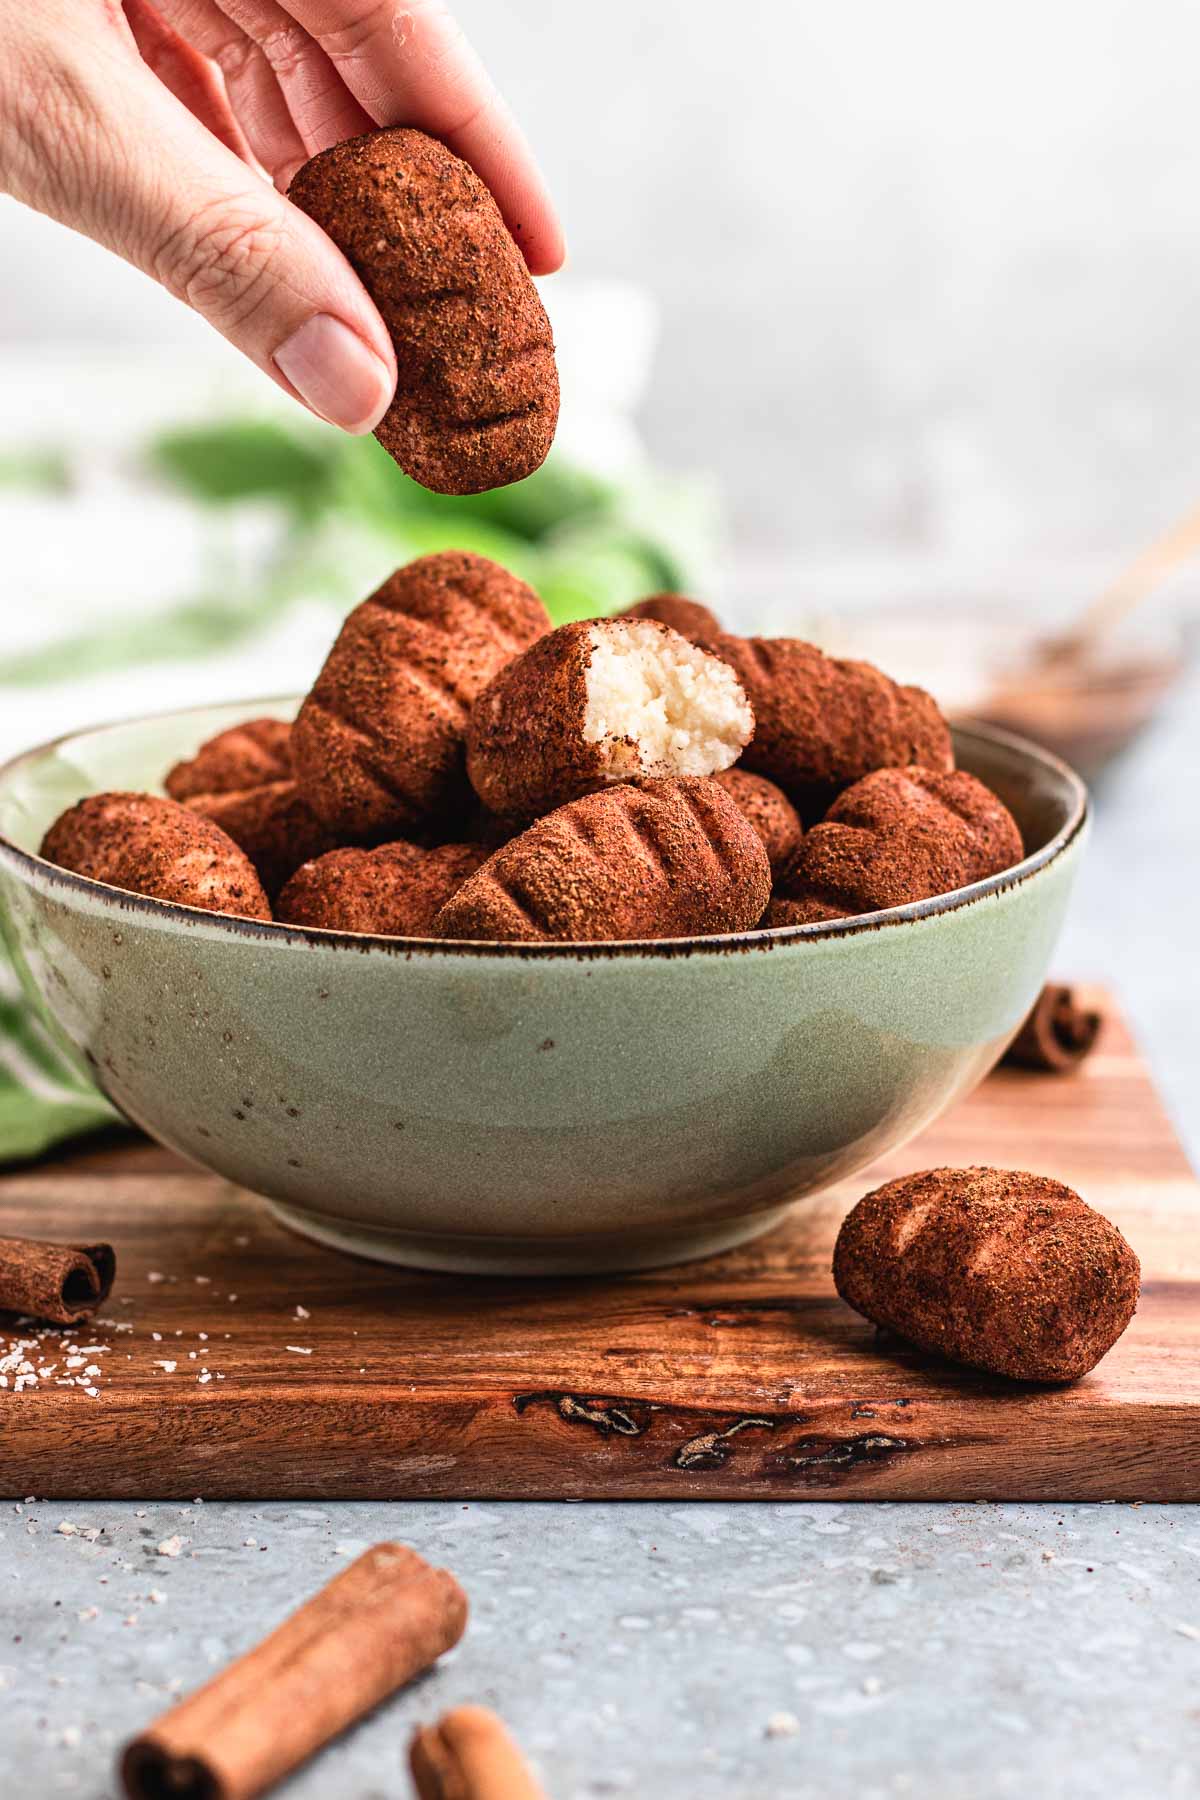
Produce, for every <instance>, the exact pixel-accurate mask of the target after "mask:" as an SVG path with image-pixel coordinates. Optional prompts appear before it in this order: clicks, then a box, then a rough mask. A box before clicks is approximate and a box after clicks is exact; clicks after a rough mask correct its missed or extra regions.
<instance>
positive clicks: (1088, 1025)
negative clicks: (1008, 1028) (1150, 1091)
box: [1004, 982, 1103, 1075]
mask: <svg viewBox="0 0 1200 1800" xmlns="http://www.w3.org/2000/svg"><path fill="white" fill-rule="evenodd" d="M1102 1024H1103V1019H1102V1017H1101V1015H1100V1014H1099V1013H1098V1012H1094V1011H1092V1010H1091V1009H1090V1008H1089V1007H1085V1006H1081V1005H1079V1004H1078V1002H1077V1001H1076V999H1075V990H1074V989H1073V988H1069V987H1063V986H1061V985H1058V984H1056V983H1054V982H1047V983H1046V986H1045V987H1044V988H1043V989H1042V991H1041V993H1040V994H1039V995H1038V997H1037V999H1036V1001H1035V1002H1034V1005H1033V1009H1032V1011H1031V1012H1030V1014H1029V1017H1028V1018H1027V1019H1026V1021H1025V1023H1024V1024H1023V1025H1022V1027H1021V1029H1020V1031H1018V1033H1017V1035H1016V1037H1015V1038H1014V1039H1013V1041H1012V1043H1011V1044H1010V1045H1009V1047H1008V1049H1007V1051H1006V1052H1005V1054H1004V1061H1005V1062H1010V1063H1016V1064H1018V1066H1019V1067H1021V1068H1023V1069H1038V1070H1040V1071H1041V1072H1042V1073H1043V1074H1050V1075H1065V1074H1066V1073H1067V1071H1068V1070H1070V1069H1074V1068H1076V1067H1077V1066H1078V1065H1079V1064H1080V1063H1081V1062H1082V1061H1083V1059H1084V1057H1085V1056H1086V1055H1087V1054H1088V1052H1089V1051H1090V1050H1091V1049H1092V1047H1093V1045H1094V1044H1095V1042H1096V1039H1097V1037H1098V1036H1099V1035H1100V1027H1101V1025H1102Z"/></svg>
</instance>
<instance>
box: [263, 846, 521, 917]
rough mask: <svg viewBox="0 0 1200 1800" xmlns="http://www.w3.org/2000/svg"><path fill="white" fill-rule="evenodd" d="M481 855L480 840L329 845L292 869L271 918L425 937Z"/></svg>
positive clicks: (482, 856) (484, 852)
mask: <svg viewBox="0 0 1200 1800" xmlns="http://www.w3.org/2000/svg"><path fill="white" fill-rule="evenodd" d="M487 854H488V853H487V851H486V850H485V849H484V848H483V846H482V845H481V844H441V845H439V846H438V848H437V849H436V850H422V849H421V848H420V847H419V846H418V845H416V844H406V843H397V844H381V845H380V847H379V848H378V849H377V850H331V851H330V852H329V854H328V855H327V856H318V857H317V858H316V859H315V860H314V861H313V862H307V863H305V865H304V867H303V868H301V869H297V871H296V873H295V874H294V875H293V876H292V878H291V880H290V881H289V882H288V884H287V886H286V887H285V888H284V890H283V892H282V893H281V894H280V896H279V900H278V902H277V904H276V907H275V917H276V918H277V919H278V920H279V921H280V922H281V923H282V924H285V925H316V926H321V927H322V928H323V929H324V930H326V931H369V932H374V933H376V934H381V935H383V936H385V937H430V936H431V935H432V929H433V921H434V918H435V916H436V914H437V912H438V911H439V909H440V908H441V907H442V906H443V905H444V904H445V902H446V901H447V900H449V899H450V897H451V895H452V894H455V893H457V891H458V889H459V888H460V887H461V886H462V884H463V882H464V881H465V880H466V879H467V877H468V875H473V874H474V873H475V870H476V869H477V868H478V867H479V866H480V864H481V863H482V862H484V861H486V859H487Z"/></svg>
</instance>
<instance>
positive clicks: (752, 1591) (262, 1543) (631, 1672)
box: [0, 690, 1200, 1800]
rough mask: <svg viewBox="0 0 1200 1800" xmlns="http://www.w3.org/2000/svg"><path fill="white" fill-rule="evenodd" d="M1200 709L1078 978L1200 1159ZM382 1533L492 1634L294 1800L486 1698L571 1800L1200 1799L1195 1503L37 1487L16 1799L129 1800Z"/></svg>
mask: <svg viewBox="0 0 1200 1800" xmlns="http://www.w3.org/2000/svg"><path fill="white" fill-rule="evenodd" d="M1197 698H1198V696H1197V694H1196V692H1195V690H1193V691H1192V693H1190V694H1185V695H1183V696H1181V698H1180V700H1179V702H1178V703H1177V705H1176V706H1175V708H1174V709H1173V711H1172V713H1171V715H1170V716H1169V717H1167V718H1166V719H1164V720H1163V721H1162V723H1161V724H1160V726H1159V727H1158V728H1157V729H1156V731H1155V732H1154V733H1153V734H1152V735H1150V736H1149V737H1148V738H1147V739H1146V740H1145V741H1144V742H1143V743H1142V744H1141V745H1139V746H1138V747H1137V748H1136V749H1135V750H1134V752H1133V753H1132V754H1131V755H1130V756H1129V757H1128V758H1127V760H1126V761H1125V762H1124V763H1123V764H1122V765H1121V766H1120V767H1119V768H1118V769H1116V770H1114V771H1113V773H1112V775H1111V776H1110V778H1109V779H1108V781H1107V782H1106V783H1105V784H1104V787H1103V788H1102V790H1101V793H1100V795H1099V805H1098V809H1097V828H1096V833H1095V838H1094V841H1093V845H1092V849H1091V854H1090V858H1089V862H1088V866H1087V869H1086V872H1085V875H1084V879H1083V882H1082V889H1081V893H1080V895H1079V900H1078V904H1077V906H1076V909H1075V913H1074V916H1073V919H1072V922H1071V924H1070V926H1069V928H1068V932H1067V935H1066V939H1065V941H1064V944H1063V946H1062V947H1061V949H1060V953H1059V955H1058V957H1057V959H1056V968H1057V970H1058V971H1059V972H1060V973H1062V974H1064V975H1069V976H1078V977H1081V978H1083V977H1090V978H1100V979H1102V980H1106V981H1108V982H1109V983H1110V984H1111V985H1113V986H1114V987H1115V988H1116V989H1117V991H1118V992H1119V994H1120V996H1121V999H1122V1001H1123V1003H1124V1004H1125V1006H1126V1007H1127V1009H1128V1011H1129V1012H1130V1014H1131V1016H1132V1018H1133V1020H1134V1023H1135V1026H1136V1027H1137V1029H1138V1031H1139V1034H1140V1036H1141V1038H1142V1041H1143V1043H1144V1045H1145V1047H1146V1049H1147V1051H1148V1054H1149V1057H1150V1060H1151V1063H1152V1065H1153V1066H1154V1069H1155V1072H1156V1074H1157V1076H1158V1078H1159V1080H1160V1083H1161V1084H1162V1086H1163V1089H1164V1092H1165V1093H1166V1096H1167V1099H1168V1103H1169V1105H1170V1106H1171V1109H1172V1111H1173V1112H1174V1115H1175V1117H1176V1121H1177V1123H1178V1125H1179V1127H1180V1129H1181V1132H1182V1134H1183V1136H1184V1139H1185V1142H1187V1144H1188V1146H1189V1148H1190V1150H1191V1153H1192V1156H1193V1160H1195V1159H1196V1157H1197V1152H1198V1150H1200V1107H1198V1106H1197V1103H1196V1102H1197V1093H1198V1091H1200V1084H1198V1078H1200V1030H1198V1029H1197V1022H1196V1004H1197V995H1196V980H1195V971H1196V953H1195V949H1194V941H1195V930H1196V923H1195V920H1196V895H1197V893H1200V829H1198V824H1197V817H1198V814H1200V807H1198V806H1197V804H1196V801H1195V797H1194V795H1195V788H1194V781H1195V777H1196V775H1197V774H1198V773H1200V758H1198V757H1197V754H1196V752H1195V749H1194V727H1193V726H1192V723H1191V721H1192V719H1193V718H1194V717H1195V714H1196V701H1197ZM0 1452H2V1444H0ZM314 1454H319V1447H314ZM0 1481H2V1478H0ZM64 1520H65V1521H67V1522H68V1523H71V1524H75V1525H76V1526H77V1527H79V1529H80V1531H83V1530H87V1531H89V1532H90V1531H93V1530H98V1531H99V1536H97V1537H95V1538H94V1539H89V1538H87V1537H83V1536H79V1535H76V1536H63V1535H61V1534H60V1533H59V1532H58V1529H57V1527H58V1525H59V1524H60V1523H61V1522H62V1521H64ZM175 1535H179V1536H181V1537H183V1538H184V1539H186V1540H187V1541H186V1542H185V1544H184V1545H183V1547H182V1550H181V1554H180V1555H179V1556H178V1557H164V1556H161V1555H159V1554H158V1551H157V1545H158V1544H159V1543H161V1542H163V1541H165V1540H167V1539H169V1538H171V1537H172V1536H175ZM384 1537H395V1538H399V1539H401V1540H402V1541H404V1542H406V1543H409V1544H412V1545H413V1546H415V1547H416V1548H417V1549H418V1550H420V1551H421V1552H422V1553H423V1554H424V1555H426V1556H428V1557H431V1558H435V1559H437V1560H439V1561H442V1562H444V1563H446V1564H448V1565H449V1566H450V1567H451V1568H453V1570H454V1572H455V1573H456V1574H457V1575H458V1576H459V1578H460V1579H461V1580H462V1582H463V1584H464V1586H465V1587H466V1589H467V1591H468V1594H469V1595H470V1598H471V1602H472V1608H473V1622H472V1625H471V1627H470V1630H469V1632H468V1635H467V1637H466V1639H465V1640H464V1642H463V1644H462V1645H461V1646H460V1647H459V1649H458V1650H457V1651H456V1652H454V1653H453V1654H452V1655H451V1656H450V1657H448V1658H446V1659H445V1661H444V1663H443V1664H442V1665H441V1667H439V1669H438V1670H437V1671H436V1673H434V1674H432V1675H431V1676H429V1677H427V1678H426V1679H424V1680H423V1681H421V1682H419V1683H418V1684H416V1685H415V1687H414V1688H412V1689H411V1690H409V1691H408V1692H406V1693H405V1694H403V1695H402V1696H401V1697H400V1698H399V1699H398V1700H396V1701H395V1702H394V1703H392V1704H391V1705H389V1706H387V1707H385V1708H384V1709H382V1710H381V1712H380V1713H379V1714H378V1715H377V1716H376V1717H374V1718H372V1719H371V1720H370V1721H368V1722H367V1723H366V1724H365V1725H363V1726H361V1727H360V1728H359V1729H358V1730H356V1731H355V1732H353V1733H352V1734H351V1735H350V1736H349V1737H348V1738H346V1739H344V1740H343V1741H341V1742H340V1743H338V1744H337V1745H335V1746H333V1747H332V1748H331V1749H329V1750H328V1751H326V1752H325V1753H324V1754H323V1755H322V1756H321V1757H320V1758H319V1759H318V1760H317V1761H316V1762H315V1763H314V1764H312V1765H311V1766H310V1767H309V1768H308V1769H307V1770H306V1771H304V1772H302V1773H301V1774H300V1775H298V1776H297V1777H295V1778H294V1779H293V1781H292V1782H291V1783H290V1784H288V1786H287V1788H286V1790H285V1792H286V1794H287V1796H288V1800H316V1797H317V1796H318V1795H322V1796H324V1795H336V1796H337V1797H338V1800H376V1797H377V1796H378V1797H380V1800H382V1797H383V1796H396V1795H403V1794H405V1793H407V1792H408V1787H407V1777H406V1775H405V1771H404V1752H405V1746H406V1743H407V1738H408V1734H409V1731H410V1730H411V1728H412V1726H413V1725H414V1724H415V1723H416V1722H417V1721H419V1720H427V1719H430V1718H432V1717H433V1716H434V1715H435V1714H436V1713H438V1712H439V1711H441V1710H442V1709H444V1708H445V1707H446V1706H449V1705H452V1704H454V1703H456V1702H459V1701H462V1700H467V1699H471V1700H478V1701H482V1702H484V1703H485V1704H491V1705H493V1706H495V1707H497V1708H498V1709H499V1711H500V1712H501V1713H502V1715H503V1716H504V1718H505V1719H506V1720H507V1721H508V1723H509V1724H510V1726H511V1727H512V1728H513V1730H514V1731H515V1732H516V1733H517V1735H518V1737H519V1738H520V1740H521V1742H522V1743H523V1744H524V1746H525V1748H526V1750H527V1751H528V1753H529V1754H530V1756H531V1757H532V1758H533V1759H535V1761H536V1763H537V1765H538V1768H539V1770H540V1773H541V1775H542V1777H543V1779H544V1781H545V1783H546V1787H547V1791H548V1793H549V1794H550V1796H551V1800H573V1797H576V1796H578V1797H580V1800H582V1797H584V1796H587V1797H590V1796H601V1795H605V1794H616V1795H620V1794H634V1795H638V1796H639V1797H640V1800H650V1797H655V1800H657V1797H662V1800H673V1797H674V1796H680V1797H685V1796H686V1797H687V1800H706V1797H707V1796H714V1797H716V1796H720V1797H722V1800H725V1797H729V1800H736V1797H741V1796H747V1797H749V1796H768V1795H772V1796H773V1795H780V1796H794V1797H796V1800H801V1797H806V1796H811V1797H812V1800H818V1797H819V1800H831V1797H832V1800H842V1797H845V1800H876V1797H878V1800H885V1797H886V1800H891V1797H893V1796H901V1795H905V1794H913V1795H919V1796H921V1797H922V1800H993V1797H996V1800H999V1797H1001V1796H1008V1795H1020V1796H1030V1795H1032V1796H1036V1797H1037V1800H1054V1797H1056V1796H1062V1797H1063V1800H1090V1797H1091V1796H1096V1797H1097V1800H1099V1797H1100V1796H1105V1797H1107V1796H1109V1795H1110V1794H1113V1793H1124V1794H1128V1795H1132V1796H1139V1797H1140V1796H1154V1797H1155V1800H1176V1797H1179V1796H1190V1795H1200V1508H1197V1507H1186V1506H1176V1507H1163V1506H1128V1505H1120V1506H1038V1507H1035V1506H1015V1505H1010V1506H1001V1505H991V1504H988V1505H975V1506H953V1505H947V1506H932V1505H930V1506H926V1505H880V1504H836V1503H835V1504H827V1503H810V1502H797V1503H793V1504H790V1505H779V1506H776V1505H761V1506H760V1505H750V1504H742V1505H710V1504H695V1505H689V1506H679V1505H657V1504H655V1505H650V1504H626V1505H611V1504H610V1505H577V1506H569V1505H557V1506H547V1505H522V1504H516V1503H506V1504H493V1503H489V1504H471V1505H463V1504H456V1503H438V1504H391V1505H382V1504H337V1505H328V1506H314V1505H303V1506H301V1505H290V1504H257V1505H231V1504H220V1505H217V1504H209V1505H203V1504H201V1505H194V1506H185V1507H180V1506H178V1505H176V1504H154V1503H150V1502H146V1503H144V1504H135V1503H132V1502H130V1503H127V1504H119V1505H118V1504H111V1503H106V1504H99V1503H96V1504H89V1503H85V1502H72V1503H69V1504H62V1503H59V1504H54V1505H46V1504H40V1503H38V1504H25V1503H24V1502H23V1501H22V1500H21V1498H20V1497H15V1498H14V1499H13V1500H12V1501H9V1502H7V1503H5V1505H4V1506H3V1508H2V1509H0V1793H3V1794H6V1795H7V1794H13V1795H14V1796H15V1795H16V1794H28V1795H33V1796H39V1797H40V1796H44V1795H45V1796H53V1795H56V1794H72V1795H77V1796H80V1797H81V1800H101V1797H102V1796H112V1795H114V1794H115V1792H116V1790H115V1787H114V1784H113V1777H112V1765H113V1758H114V1754H115V1752H116V1750H117V1748H118V1746H119V1744H120V1743H121V1741H122V1739H123V1738H124V1736H125V1735H126V1734H128V1733H129V1732H131V1731H132V1730H134V1729H135V1728H136V1727H138V1726H140V1725H141V1724H143V1723H145V1722H146V1721H148V1720H149V1719H151V1718H152V1717H154V1716H155V1715H156V1713H157V1712H159V1711H160V1710H161V1709H162V1708H163V1707H164V1706H165V1705H167V1704H168V1703H169V1701H170V1698H171V1696H172V1695H173V1694H176V1693H181V1692H186V1691H187V1690H188V1689H190V1688H192V1687H193V1686H195V1685H197V1684H198V1683H199V1682H200V1681H201V1680H203V1679H204V1678H206V1677H207V1676H208V1675H209V1674H211V1673H212V1672H213V1671H214V1670H215V1669H217V1668H219V1667H220V1666H221V1665H222V1664H224V1663H225V1662H226V1661H227V1660H228V1659H229V1658H230V1657H231V1656H233V1655H235V1654H237V1653H238V1652H240V1651H241V1650H244V1649H246V1648H248V1647H249V1646H250V1645H251V1644H253V1643H254V1642H255V1641H256V1640H257V1639H258V1638H259V1637H260V1636H261V1635H262V1634H263V1633H264V1632H265V1631H266V1630H267V1629H269V1628H270V1627H271V1626H272V1625H274V1624H275V1623H276V1622H277V1621H278V1620H279V1619H280V1618H282V1617H283V1616H284V1614H285V1613H287V1612H288V1611H289V1610H290V1609H291V1608H292V1607H293V1606H294V1605H295V1604H297V1603H298V1602H299V1601H300V1600H302V1599H303V1598H305V1597H306V1596H307V1595H309V1594H310V1593H312V1592H313V1591H315V1589H316V1588H317V1587H318V1586H320V1585H321V1583H322V1582H323V1581H325V1580H326V1579H328V1577H329V1576H330V1575H331V1574H332V1573H333V1572H334V1571H335V1570H336V1569H338V1568H340V1567H344V1566H345V1559H346V1558H347V1557H348V1556H350V1555H353V1554H354V1553H355V1552H356V1550H357V1549H358V1548H360V1547H365V1546H366V1545H367V1544H368V1543H371V1542H373V1541H375V1540H377V1539H380V1538H384ZM155 1596H159V1597H157V1598H156V1597H155ZM93 1609H94V1610H93Z"/></svg>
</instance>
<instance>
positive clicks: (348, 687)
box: [292, 550, 550, 840]
mask: <svg viewBox="0 0 1200 1800" xmlns="http://www.w3.org/2000/svg"><path fill="white" fill-rule="evenodd" d="M549 629H550V620H549V618H548V616H547V614H546V609H545V607H544V606H543V605H542V603H541V601H540V600H539V599H538V597H537V595H536V594H535V593H534V591H533V589H532V588H529V587H526V585H525V583H524V582H523V581H518V580H517V578H516V576H515V575H510V574H509V573H508V570H507V569H502V568H501V567H500V565H499V564H498V563H494V562H489V561H488V560H487V558H486V557H484V556H468V555H466V554H464V553H462V552H460V551H453V550H452V551H446V552H444V553H443V554H441V555H438V556H422V557H418V559H417V561H416V562H411V563H408V564H407V565H406V566H405V567H404V568H402V569H397V571H396V573H395V574H394V575H392V576H390V577H389V578H388V580H387V581H385V582H384V583H383V586H382V587H380V588H379V589H377V590H376V592H375V593H374V594H372V595H371V596H370V598H369V599H367V600H364V601H363V602H362V604H361V605H360V606H356V607H355V609H354V611H353V612H352V613H351V614H350V616H349V618H348V619H347V620H346V623H345V624H344V625H343V626H342V629H341V632H340V634H339V636H338V639H337V642H336V643H335V644H334V646H333V649H332V650H331V651H330V652H329V655H328V656H327V658H326V659H325V666H324V668H323V669H322V670H321V673H320V674H319V675H318V677H317V681H316V685H315V686H314V688H313V690H312V692H311V694H310V695H309V696H308V698H307V700H306V701H305V702H304V705H303V706H302V707H301V708H300V715H299V717H298V718H297V720H296V723H295V725H294V727H293V729H292V761H293V763H294V765H295V770H296V779H297V781H298V782H299V785H300V791H301V793H302V794H303V795H304V797H305V799H306V800H307V801H308V803H309V805H310V806H311V807H312V809H313V811H314V812H315V813H316V814H317V817H318V818H319V819H321V820H323V821H324V823H325V824H326V825H327V826H328V827H329V828H330V829H331V830H332V831H335V832H337V833H339V834H340V835H341V836H342V837H343V838H354V839H360V840H362V839H371V838H374V839H376V840H378V839H379V838H384V837H390V838H396V837H406V836H411V835H412V834H413V832H414V830H417V831H419V830H420V829H421V828H422V827H423V826H424V825H426V824H427V823H428V822H429V821H431V820H435V819H437V818H438V817H440V816H446V815H451V814H455V813H457V812H460V811H461V810H462V809H463V808H464V807H465V806H466V805H467V803H468V801H469V798H470V791H469V789H468V787H467V782H466V773H465V768H464V762H463V737H464V733H465V731H466V725H467V715H468V713H469V711H470V708H471V703H472V701H473V700H474V699H475V697H476V695H477V694H478V693H479V692H480V690H481V689H482V688H483V687H485V686H486V684H487V683H488V682H489V681H490V680H491V678H492V676H493V675H495V674H496V673H497V672H498V671H499V670H500V669H501V668H503V666H504V664H505V663H506V662H508V661H509V660H510V659H511V658H512V657H514V656H518V655H519V654H520V653H521V651H522V650H524V649H526V648H527V647H528V646H529V645H530V644H532V643H533V642H534V640H535V639H536V638H539V637H540V636H541V635H542V633H543V632H546V631H548V630H549Z"/></svg>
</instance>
